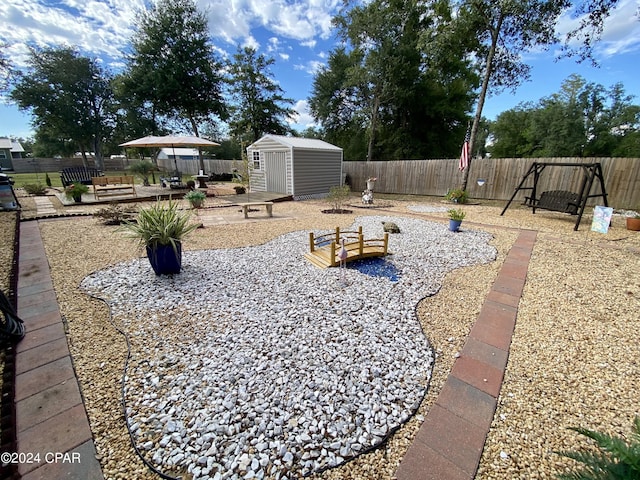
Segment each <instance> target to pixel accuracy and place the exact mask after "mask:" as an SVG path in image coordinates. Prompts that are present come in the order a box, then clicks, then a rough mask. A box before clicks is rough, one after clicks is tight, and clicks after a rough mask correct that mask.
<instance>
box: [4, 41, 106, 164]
mask: <svg viewBox="0 0 640 480" xmlns="http://www.w3.org/2000/svg"><path fill="white" fill-rule="evenodd" d="M110 80H111V75H110V74H109V73H108V72H106V71H104V70H103V69H102V68H101V67H100V65H99V63H98V62H97V61H96V60H95V59H91V58H87V57H83V56H81V55H80V54H79V53H78V52H77V51H76V50H75V49H72V48H69V47H61V48H46V49H35V48H33V49H31V51H30V57H29V61H28V69H27V71H26V72H23V73H21V74H20V75H19V77H18V80H17V83H16V85H15V87H14V89H13V90H12V92H11V98H12V99H13V100H14V101H15V102H16V103H17V104H18V107H19V108H20V109H21V110H29V111H31V112H32V114H33V116H34V120H33V124H34V127H35V129H36V139H38V138H40V139H47V143H48V145H49V146H54V145H59V146H63V145H64V146H65V149H64V150H65V152H64V153H67V152H68V150H67V149H66V148H68V147H69V146H73V148H74V149H77V150H79V151H80V152H81V153H82V156H83V158H84V161H85V164H86V160H87V158H86V155H87V152H93V153H94V155H95V158H96V164H97V166H98V168H100V169H103V168H104V161H103V158H102V146H103V143H104V141H105V139H106V138H108V137H109V136H110V135H111V132H112V131H113V128H114V126H115V119H116V116H115V102H114V99H113V90H112V88H111V84H110ZM50 153H58V152H57V151H53V152H50ZM60 153H62V152H60Z"/></svg>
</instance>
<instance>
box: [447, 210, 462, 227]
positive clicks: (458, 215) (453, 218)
mask: <svg viewBox="0 0 640 480" xmlns="http://www.w3.org/2000/svg"><path fill="white" fill-rule="evenodd" d="M447 213H448V214H449V230H451V231H452V232H457V231H458V230H459V229H460V224H461V223H462V220H464V217H465V215H466V214H465V213H464V211H463V210H462V209H460V208H458V209H455V208H452V209H450V210H449V211H448V212H447Z"/></svg>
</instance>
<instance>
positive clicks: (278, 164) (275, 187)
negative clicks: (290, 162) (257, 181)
mask: <svg viewBox="0 0 640 480" xmlns="http://www.w3.org/2000/svg"><path fill="white" fill-rule="evenodd" d="M264 167H265V181H266V187H267V191H268V192H277V193H287V152H264Z"/></svg>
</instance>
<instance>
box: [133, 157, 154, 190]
mask: <svg viewBox="0 0 640 480" xmlns="http://www.w3.org/2000/svg"><path fill="white" fill-rule="evenodd" d="M155 170H156V166H155V165H154V164H153V163H151V162H150V161H149V160H139V161H137V162H134V163H132V164H131V165H129V171H130V172H131V173H133V174H134V175H137V176H138V177H140V178H141V179H142V184H143V185H144V186H146V187H148V186H149V175H151V174H152V173H153V172H154V171H155Z"/></svg>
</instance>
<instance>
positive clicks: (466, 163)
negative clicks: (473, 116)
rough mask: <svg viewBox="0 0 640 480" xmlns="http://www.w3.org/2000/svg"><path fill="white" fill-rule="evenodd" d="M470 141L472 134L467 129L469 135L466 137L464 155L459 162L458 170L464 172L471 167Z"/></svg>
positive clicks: (461, 155)
mask: <svg viewBox="0 0 640 480" xmlns="http://www.w3.org/2000/svg"><path fill="white" fill-rule="evenodd" d="M469 140H471V132H470V131H469V127H467V133H466V134H465V136H464V143H463V144H462V153H460V161H459V162H458V168H459V169H460V171H461V172H462V171H464V169H465V168H467V167H468V166H469Z"/></svg>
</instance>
